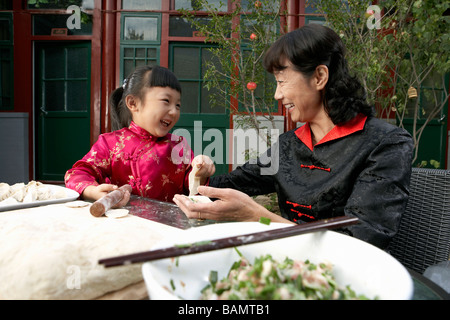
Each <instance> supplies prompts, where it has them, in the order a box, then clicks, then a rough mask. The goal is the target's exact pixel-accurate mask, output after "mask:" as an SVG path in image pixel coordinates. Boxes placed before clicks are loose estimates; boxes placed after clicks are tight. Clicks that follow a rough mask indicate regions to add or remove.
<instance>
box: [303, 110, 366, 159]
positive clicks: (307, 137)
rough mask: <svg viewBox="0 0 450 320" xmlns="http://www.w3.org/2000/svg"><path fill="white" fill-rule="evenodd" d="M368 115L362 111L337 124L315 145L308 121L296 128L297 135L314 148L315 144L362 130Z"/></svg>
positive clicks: (309, 146) (311, 148) (310, 147)
mask: <svg viewBox="0 0 450 320" xmlns="http://www.w3.org/2000/svg"><path fill="white" fill-rule="evenodd" d="M366 120H367V116H366V115H364V114H362V113H360V114H358V115H357V116H356V117H355V118H353V119H352V120H350V121H348V122H346V123H345V124H343V125H336V126H334V127H333V129H331V131H330V132H328V133H327V134H326V135H325V137H323V138H322V140H320V141H319V142H318V143H316V144H315V145H314V146H313V144H312V137H311V129H310V128H309V123H308V122H307V123H306V124H304V125H303V126H301V127H300V128H298V129H296V130H295V135H296V136H297V138H299V139H300V140H301V141H302V142H303V143H304V144H305V145H306V146H307V147H308V148H309V149H310V150H313V149H314V147H315V146H317V145H319V144H322V143H325V142H328V141H332V140H336V139H339V138H342V137H345V136H348V135H350V134H352V133H355V132H357V131H361V130H363V129H364V125H365V123H366Z"/></svg>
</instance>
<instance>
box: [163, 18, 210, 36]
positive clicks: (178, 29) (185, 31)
mask: <svg viewBox="0 0 450 320" xmlns="http://www.w3.org/2000/svg"><path fill="white" fill-rule="evenodd" d="M195 20H197V21H198V22H199V23H201V24H202V25H207V24H208V22H209V21H210V20H211V19H210V18H205V17H197V18H195ZM196 31H197V29H196V28H195V27H193V26H192V25H191V23H190V22H188V21H187V19H186V18H183V17H180V16H172V17H170V20H169V36H171V37H193V36H197V35H195V34H194V33H195V32H196Z"/></svg>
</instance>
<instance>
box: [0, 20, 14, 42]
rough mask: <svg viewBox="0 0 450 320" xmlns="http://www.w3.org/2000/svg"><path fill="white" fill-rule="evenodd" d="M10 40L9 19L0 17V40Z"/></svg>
mask: <svg viewBox="0 0 450 320" xmlns="http://www.w3.org/2000/svg"><path fill="white" fill-rule="evenodd" d="M8 40H11V30H10V24H9V20H5V19H0V41H8Z"/></svg>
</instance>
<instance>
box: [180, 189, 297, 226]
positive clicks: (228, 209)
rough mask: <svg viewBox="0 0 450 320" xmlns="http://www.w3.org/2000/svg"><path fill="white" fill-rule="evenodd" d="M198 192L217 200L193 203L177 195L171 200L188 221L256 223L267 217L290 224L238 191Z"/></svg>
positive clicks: (211, 190)
mask: <svg viewBox="0 0 450 320" xmlns="http://www.w3.org/2000/svg"><path fill="white" fill-rule="evenodd" d="M198 191H199V193H200V194H201V195H203V196H206V197H209V198H214V199H218V200H216V201H213V202H210V203H194V202H192V201H191V200H189V198H188V197H186V196H184V195H178V194H177V195H175V197H174V199H173V201H174V202H175V203H176V204H177V205H178V206H179V207H180V209H181V210H183V212H184V213H185V214H186V216H187V217H188V218H190V219H210V220H222V221H258V220H259V218H260V217H267V218H269V219H271V221H274V222H275V221H276V222H284V223H292V222H290V221H288V220H286V219H284V218H282V217H280V216H279V215H277V214H275V213H272V212H270V211H269V210H267V209H266V208H264V207H263V206H261V205H259V204H258V203H256V202H255V201H254V200H253V199H252V198H250V197H249V196H248V195H246V194H245V193H243V192H240V191H238V190H234V189H220V188H213V187H206V186H201V187H199V188H198Z"/></svg>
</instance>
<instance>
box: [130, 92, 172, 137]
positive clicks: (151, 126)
mask: <svg viewBox="0 0 450 320" xmlns="http://www.w3.org/2000/svg"><path fill="white" fill-rule="evenodd" d="M135 106H136V107H135V108H130V110H131V112H132V115H133V122H134V123H136V124H137V125H138V126H140V127H141V128H143V129H145V130H147V131H148V132H149V133H150V134H151V135H153V136H155V137H164V136H165V135H167V133H169V131H170V130H171V129H172V128H173V127H174V125H175V124H176V123H177V121H178V119H179V118H180V107H181V95H180V93H179V92H178V91H177V90H175V89H172V88H170V87H152V88H148V89H145V94H144V95H143V96H142V100H141V99H136V100H135Z"/></svg>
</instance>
